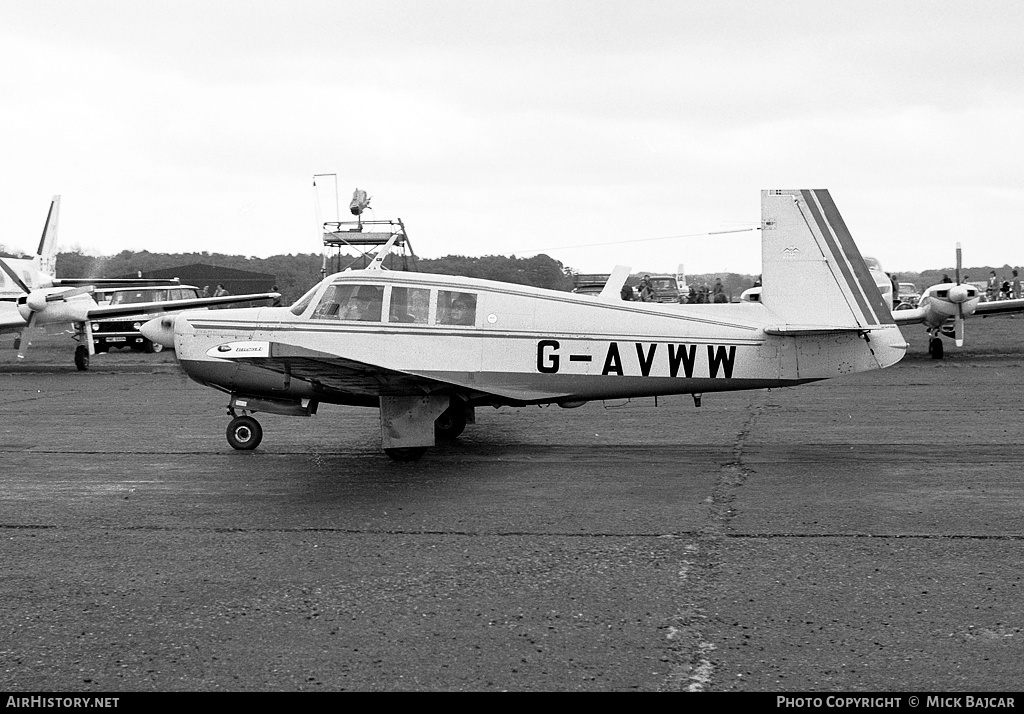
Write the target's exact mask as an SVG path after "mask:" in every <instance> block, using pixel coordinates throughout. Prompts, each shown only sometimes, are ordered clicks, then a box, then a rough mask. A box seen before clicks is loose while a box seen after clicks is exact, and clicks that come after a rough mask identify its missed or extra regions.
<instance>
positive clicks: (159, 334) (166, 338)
mask: <svg viewBox="0 0 1024 714" xmlns="http://www.w3.org/2000/svg"><path fill="white" fill-rule="evenodd" d="M174 320H175V316H174V315H164V316H162V317H157V318H154V319H152V320H150V321H149V322H147V323H146V324H144V325H143V326H142V327H140V328H139V332H141V333H142V336H143V337H145V338H146V339H147V340H150V341H151V342H156V343H157V344H160V345H163V346H164V347H171V348H173V347H174Z"/></svg>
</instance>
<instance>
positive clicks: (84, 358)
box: [75, 345, 89, 372]
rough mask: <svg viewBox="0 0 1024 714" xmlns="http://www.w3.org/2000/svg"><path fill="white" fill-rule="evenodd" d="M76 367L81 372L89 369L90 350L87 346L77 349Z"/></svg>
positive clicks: (80, 346)
mask: <svg viewBox="0 0 1024 714" xmlns="http://www.w3.org/2000/svg"><path fill="white" fill-rule="evenodd" d="M75 367H77V368H78V371H79V372H84V371H86V370H87V369H89V348H88V347H86V346H85V345H79V346H78V347H76V348H75Z"/></svg>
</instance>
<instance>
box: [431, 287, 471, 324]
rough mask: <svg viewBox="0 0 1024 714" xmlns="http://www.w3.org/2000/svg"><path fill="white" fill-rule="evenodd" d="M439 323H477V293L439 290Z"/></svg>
mask: <svg viewBox="0 0 1024 714" xmlns="http://www.w3.org/2000/svg"><path fill="white" fill-rule="evenodd" d="M437 324H439V325H475V324H476V295H474V294H473V293H457V292H450V291H448V290H439V291H438V293H437Z"/></svg>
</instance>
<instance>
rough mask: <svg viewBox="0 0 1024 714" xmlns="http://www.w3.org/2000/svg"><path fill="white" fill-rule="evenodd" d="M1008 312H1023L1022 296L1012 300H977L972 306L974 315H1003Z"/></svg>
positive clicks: (1023, 299) (1023, 300)
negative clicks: (974, 305) (973, 306)
mask: <svg viewBox="0 0 1024 714" xmlns="http://www.w3.org/2000/svg"><path fill="white" fill-rule="evenodd" d="M1010 312H1024V298H1015V299H1013V300H993V301H990V302H979V303H978V306H977V307H976V308H974V314H975V315H981V316H982V317H985V316H986V315H1003V314H1006V313H1010Z"/></svg>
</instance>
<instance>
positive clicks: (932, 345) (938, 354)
mask: <svg viewBox="0 0 1024 714" xmlns="http://www.w3.org/2000/svg"><path fill="white" fill-rule="evenodd" d="M942 352H943V347H942V340H941V339H940V338H938V337H933V338H931V339H930V340H929V341H928V354H930V355H931V356H932V359H942Z"/></svg>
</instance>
